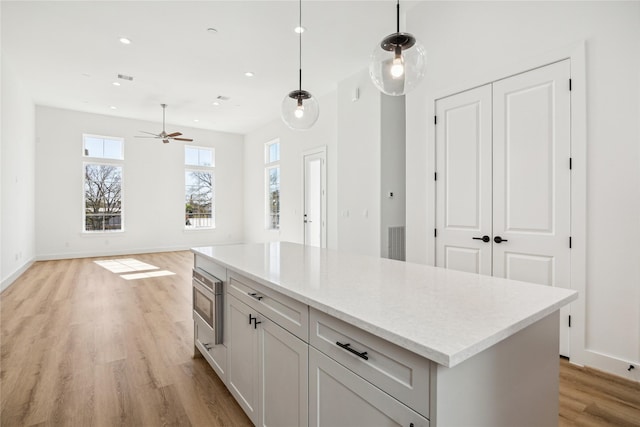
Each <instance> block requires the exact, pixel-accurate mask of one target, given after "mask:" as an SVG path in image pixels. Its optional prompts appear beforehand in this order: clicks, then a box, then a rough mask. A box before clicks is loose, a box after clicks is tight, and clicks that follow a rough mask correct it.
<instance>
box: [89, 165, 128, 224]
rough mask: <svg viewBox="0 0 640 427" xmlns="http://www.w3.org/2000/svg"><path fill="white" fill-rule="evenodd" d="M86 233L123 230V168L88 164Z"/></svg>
mask: <svg viewBox="0 0 640 427" xmlns="http://www.w3.org/2000/svg"><path fill="white" fill-rule="evenodd" d="M84 206H85V213H84V216H85V224H84V230H85V231H120V230H122V167H120V166H114V165H101V164H86V165H85V172H84Z"/></svg>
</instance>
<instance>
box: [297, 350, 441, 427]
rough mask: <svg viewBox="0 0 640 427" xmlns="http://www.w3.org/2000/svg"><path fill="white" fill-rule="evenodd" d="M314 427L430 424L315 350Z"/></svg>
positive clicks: (311, 409)
mask: <svg viewBox="0 0 640 427" xmlns="http://www.w3.org/2000/svg"><path fill="white" fill-rule="evenodd" d="M309 371H310V375H309V415H310V417H309V425H310V426H311V427H320V426H331V427H341V426H344V427H359V426H362V427H370V426H404V427H421V426H423V427H424V426H429V420H427V419H426V418H424V417H422V416H420V415H419V414H418V413H416V412H414V411H412V410H411V409H409V408H408V407H407V406H405V405H403V404H402V403H400V402H399V401H397V400H396V399H394V398H393V397H391V396H389V395H388V394H386V393H385V392H383V391H381V390H380V389H378V388H377V387H375V386H373V385H372V384H371V383H369V382H368V381H365V380H364V379H363V378H362V377H360V376H358V375H356V374H354V373H353V372H351V371H350V370H348V369H347V368H345V367H344V366H342V365H340V364H339V363H337V362H336V361H334V360H333V359H331V358H329V357H328V356H325V355H324V354H322V353H320V352H319V351H317V350H316V349H315V348H313V347H311V349H310V350H309Z"/></svg>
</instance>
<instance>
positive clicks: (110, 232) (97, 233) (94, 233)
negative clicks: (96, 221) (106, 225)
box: [80, 230, 125, 237]
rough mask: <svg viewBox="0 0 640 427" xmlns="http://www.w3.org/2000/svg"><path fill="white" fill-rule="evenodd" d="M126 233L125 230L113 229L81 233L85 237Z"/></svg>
mask: <svg viewBox="0 0 640 427" xmlns="http://www.w3.org/2000/svg"><path fill="white" fill-rule="evenodd" d="M124 234H125V230H112V231H81V232H80V235H81V236H83V237H104V236H122V235H124Z"/></svg>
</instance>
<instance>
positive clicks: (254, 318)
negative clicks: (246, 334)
mask: <svg viewBox="0 0 640 427" xmlns="http://www.w3.org/2000/svg"><path fill="white" fill-rule="evenodd" d="M256 319H257V317H253V316H252V315H251V314H249V324H251V322H253V321H254V320H256Z"/></svg>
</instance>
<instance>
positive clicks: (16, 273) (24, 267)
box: [0, 258, 36, 292]
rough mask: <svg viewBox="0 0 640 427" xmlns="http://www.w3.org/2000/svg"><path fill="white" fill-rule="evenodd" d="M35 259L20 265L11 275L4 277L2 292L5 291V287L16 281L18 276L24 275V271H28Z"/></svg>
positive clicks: (0, 288)
mask: <svg viewBox="0 0 640 427" xmlns="http://www.w3.org/2000/svg"><path fill="white" fill-rule="evenodd" d="M35 261H36V259H35V258H31V259H30V260H28V261H27V262H25V263H24V264H23V265H22V266H20V267H19V268H18V269H17V270H16V271H14V272H13V273H12V274H10V275H9V277H7V278H5V279H3V280H2V283H1V284H0V292H4V290H5V289H7V288H8V287H9V286H11V284H12V283H13V282H15V281H16V279H17V278H18V277H20V276H22V273H24V272H25V271H27V270H28V269H29V267H31V266H32V265H33V263H34V262H35Z"/></svg>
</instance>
